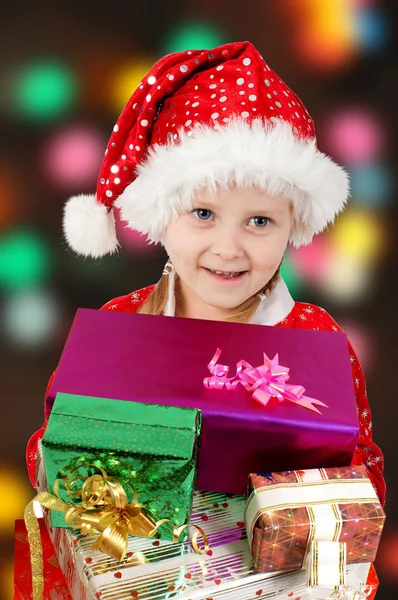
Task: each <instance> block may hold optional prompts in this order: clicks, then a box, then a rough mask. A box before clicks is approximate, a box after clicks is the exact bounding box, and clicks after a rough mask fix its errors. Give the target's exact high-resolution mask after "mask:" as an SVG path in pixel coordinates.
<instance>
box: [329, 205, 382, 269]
mask: <svg viewBox="0 0 398 600" xmlns="http://www.w3.org/2000/svg"><path fill="white" fill-rule="evenodd" d="M331 239H332V243H333V245H334V246H335V248H336V251H338V252H339V253H340V254H342V255H343V256H346V257H347V258H353V259H358V260H363V261H366V262H373V261H374V260H376V259H378V258H379V256H380V254H381V253H382V251H383V250H384V249H385V246H386V232H385V230H384V227H383V223H382V222H381V221H380V218H379V217H378V216H377V215H376V214H373V213H372V212H370V211H365V210H358V209H351V210H348V211H347V212H346V213H344V214H343V215H341V216H340V217H339V218H338V219H337V222H336V224H335V226H334V228H333V230H332V232H331Z"/></svg>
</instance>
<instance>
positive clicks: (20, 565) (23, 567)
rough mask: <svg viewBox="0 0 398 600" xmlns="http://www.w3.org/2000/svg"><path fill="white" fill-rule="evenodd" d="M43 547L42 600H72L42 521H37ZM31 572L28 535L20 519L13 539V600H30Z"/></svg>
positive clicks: (16, 523)
mask: <svg viewBox="0 0 398 600" xmlns="http://www.w3.org/2000/svg"><path fill="white" fill-rule="evenodd" d="M39 524H40V534H41V542H42V546H43V566H44V595H43V600H73V598H72V596H71V595H70V593H69V591H68V588H67V585H66V582H65V578H64V576H63V574H62V571H61V569H60V568H59V564H58V559H57V556H56V554H55V550H54V547H53V545H52V543H51V540H50V537H49V535H48V531H47V528H46V526H45V525H44V521H43V519H39ZM31 598H32V572H31V568H30V550H29V542H28V534H27V531H26V527H25V523H24V521H23V520H22V519H19V520H17V521H15V537H14V600H31Z"/></svg>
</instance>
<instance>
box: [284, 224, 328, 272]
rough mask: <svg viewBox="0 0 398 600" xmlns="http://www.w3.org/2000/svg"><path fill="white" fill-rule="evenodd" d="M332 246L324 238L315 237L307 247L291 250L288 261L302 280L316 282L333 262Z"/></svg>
mask: <svg viewBox="0 0 398 600" xmlns="http://www.w3.org/2000/svg"><path fill="white" fill-rule="evenodd" d="M332 254H333V252H332V245H331V243H330V240H328V239H327V238H326V236H322V235H321V236H318V237H315V238H314V240H313V242H312V243H311V244H309V245H308V246H300V248H292V249H291V251H290V260H291V262H292V264H293V265H294V266H295V268H296V269H297V271H298V272H299V273H300V275H302V277H303V279H305V280H306V281H308V282H314V283H316V282H318V281H319V280H320V279H321V278H322V274H323V273H324V271H325V269H327V268H328V265H329V264H330V261H331V260H333V256H332Z"/></svg>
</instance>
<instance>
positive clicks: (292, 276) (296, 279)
mask: <svg viewBox="0 0 398 600" xmlns="http://www.w3.org/2000/svg"><path fill="white" fill-rule="evenodd" d="M281 276H282V279H283V280H284V282H285V283H286V285H287V287H288V288H289V292H290V293H291V295H292V296H293V298H295V296H296V295H299V294H300V292H301V291H302V289H303V286H302V278H301V277H300V274H299V273H298V272H297V269H296V267H295V266H294V265H293V264H292V262H291V260H290V257H289V254H287V253H286V254H285V257H284V259H283V263H282V266H281ZM295 299H296V298H295Z"/></svg>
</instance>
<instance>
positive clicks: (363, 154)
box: [323, 106, 385, 166]
mask: <svg viewBox="0 0 398 600" xmlns="http://www.w3.org/2000/svg"><path fill="white" fill-rule="evenodd" d="M323 129H324V136H323V137H324V139H325V141H326V142H327V144H328V148H329V150H330V152H331V153H332V154H333V155H334V156H336V157H337V159H338V160H340V161H341V162H343V164H347V165H350V166H351V165H354V166H356V165H360V164H365V163H370V162H374V161H377V160H378V159H379V157H380V155H381V153H382V152H383V150H384V145H385V140H384V137H385V133H384V132H385V129H384V126H383V124H382V123H381V120H380V117H379V115H376V114H374V113H373V112H372V111H370V110H365V109H363V108H361V107H355V106H354V107H349V108H343V109H340V110H338V111H336V112H335V113H334V114H332V116H331V117H330V118H329V119H328V121H327V123H325V125H324V128H323Z"/></svg>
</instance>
